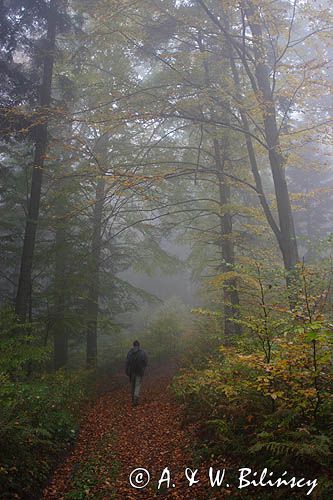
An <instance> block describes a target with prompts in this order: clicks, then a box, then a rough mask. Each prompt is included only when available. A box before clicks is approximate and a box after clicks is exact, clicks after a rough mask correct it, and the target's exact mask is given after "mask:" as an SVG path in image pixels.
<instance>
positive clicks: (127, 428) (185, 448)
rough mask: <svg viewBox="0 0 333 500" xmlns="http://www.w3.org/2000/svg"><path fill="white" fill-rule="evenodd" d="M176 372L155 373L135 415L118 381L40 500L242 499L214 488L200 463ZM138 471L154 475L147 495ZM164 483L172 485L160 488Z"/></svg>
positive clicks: (125, 386)
mask: <svg viewBox="0 0 333 500" xmlns="http://www.w3.org/2000/svg"><path fill="white" fill-rule="evenodd" d="M173 372H174V369H173V368H172V367H171V366H169V367H163V369H162V368H159V369H157V368H148V369H147V373H146V375H145V377H144V381H143V385H142V388H141V396H140V404H139V406H136V407H133V406H132V404H131V401H130V385H129V383H128V379H127V377H126V376H125V375H122V374H119V375H117V376H115V377H112V379H110V381H109V382H107V385H106V387H105V389H104V391H103V392H102V394H101V396H100V397H99V398H98V399H97V400H96V402H95V403H94V404H93V405H92V406H91V407H90V408H89V410H88V411H87V413H86V414H85V417H84V419H83V421H82V425H81V428H80V433H79V436H78V439H77V441H76V444H75V446H74V448H73V449H72V451H71V452H70V454H69V455H68V457H67V458H66V459H65V461H64V462H63V463H62V464H60V466H59V467H58V469H57V470H56V471H55V473H54V476H53V478H52V480H51V482H50V483H49V485H48V486H47V487H46V488H45V490H44V492H43V494H42V497H41V499H42V500H52V499H57V500H61V499H66V500H70V499H71V500H79V499H89V500H90V499H91V500H93V499H96V500H97V499H116V500H118V499H119V500H127V499H128V500H130V499H136V498H140V499H144V500H146V499H147V500H149V499H152V498H168V499H169V498H170V499H182V500H183V499H191V500H196V499H208V498H209V499H221V498H225V497H229V498H236V497H237V494H236V491H234V493H235V495H233V494H232V493H231V491H230V489H227V488H226V489H224V488H223V485H222V486H221V487H215V488H212V487H211V486H210V484H209V483H208V468H209V466H207V465H206V466H204V465H200V464H195V463H194V462H195V461H194V458H193V441H194V430H193V428H191V426H184V425H183V421H184V417H183V410H182V407H181V405H179V404H178V403H177V402H176V401H175V399H174V398H173V396H172V393H171V390H170V388H169V385H170V382H171V379H172V375H173ZM209 465H211V464H209ZM166 467H167V468H168V469H169V471H170V476H171V479H170V482H169V484H168V481H167V479H168V477H167V473H165V474H164V476H163V477H162V472H163V470H164V469H165V468H166ZM186 467H189V468H191V469H195V468H198V469H199V470H198V473H197V475H196V479H199V480H200V481H199V482H198V483H197V484H195V485H193V486H191V487H190V486H189V482H188V480H187V478H186V475H185V469H186ZM219 467H220V468H223V467H225V465H224V464H219ZM136 468H144V469H146V470H147V471H149V474H150V482H149V484H147V486H145V487H144V488H142V489H136V488H135V487H134V486H132V485H131V484H130V481H129V477H130V474H131V472H132V471H133V470H134V469H136ZM138 479H140V478H138ZM160 479H165V481H162V482H161V486H160V488H158V482H159V480H160ZM145 480H146V477H145ZM132 482H134V475H133V476H132Z"/></svg>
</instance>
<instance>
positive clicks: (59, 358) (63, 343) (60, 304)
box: [53, 178, 68, 370]
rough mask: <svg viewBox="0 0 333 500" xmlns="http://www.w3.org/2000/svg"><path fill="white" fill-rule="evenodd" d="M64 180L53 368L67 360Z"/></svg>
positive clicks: (59, 215) (57, 245)
mask: <svg viewBox="0 0 333 500" xmlns="http://www.w3.org/2000/svg"><path fill="white" fill-rule="evenodd" d="M63 189H64V182H63V179H62V178H59V180H58V182H57V189H56V203H55V214H56V218H57V228H56V239H55V260H56V261H55V278H54V286H55V314H54V325H53V339H54V351H53V362H54V368H55V370H58V369H59V368H62V367H63V366H65V365H66V364H67V360H68V332H67V329H66V324H65V308H66V260H67V251H66V230H65V227H64V215H65V212H66V210H65V207H66V204H65V200H64V198H63V196H62V191H63Z"/></svg>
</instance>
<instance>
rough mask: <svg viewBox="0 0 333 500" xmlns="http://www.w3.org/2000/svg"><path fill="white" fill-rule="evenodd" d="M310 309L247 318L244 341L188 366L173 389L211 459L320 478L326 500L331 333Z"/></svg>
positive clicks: (332, 397)
mask: <svg viewBox="0 0 333 500" xmlns="http://www.w3.org/2000/svg"><path fill="white" fill-rule="evenodd" d="M308 305H309V301H308V303H307V306H308ZM265 307H266V313H267V311H268V310H269V309H268V306H267V305H266V306H265ZM304 309H306V310H307V311H308V310H310V309H309V307H305V308H304ZM304 309H302V308H301V307H299V308H296V309H295V310H294V312H293V313H292V314H291V313H290V310H287V309H286V311H285V316H287V318H286V319H284V320H282V319H281V318H283V314H282V313H281V311H279V312H280V318H279V320H278V321H277V320H276V319H272V320H270V319H269V314H266V317H265V321H262V320H261V319H260V317H259V318H250V317H248V318H245V319H244V320H243V327H245V328H246V327H247V332H246V333H244V338H242V339H240V340H239V342H238V343H237V344H234V345H232V346H228V347H226V346H221V347H220V348H219V350H218V352H216V353H215V354H214V355H211V356H210V357H208V356H207V357H206V364H205V366H204V367H202V366H200V367H199V368H196V367H195V366H194V365H193V364H191V365H188V366H187V367H186V368H184V369H183V370H182V371H181V372H180V374H179V376H177V377H176V378H175V380H174V383H173V387H174V390H175V393H176V395H177V396H178V397H179V398H180V399H181V400H182V401H183V403H184V405H185V409H186V415H187V419H188V420H189V421H191V422H193V423H196V425H197V429H198V438H199V440H198V443H201V445H200V444H199V445H200V446H201V450H204V451H203V453H204V454H205V457H206V458H208V457H209V456H211V454H213V455H215V456H216V454H218V455H219V456H224V457H226V456H227V457H229V459H231V460H232V461H234V463H235V464H239V465H240V464H242V465H244V464H248V466H249V467H251V466H252V465H258V466H261V467H262V468H263V467H269V468H270V470H273V471H274V474H275V473H279V472H280V473H282V472H283V471H285V470H286V471H288V472H290V473H292V472H293V471H294V472H295V473H297V472H298V473H299V474H302V475H301V476H300V477H309V478H314V477H316V478H318V483H319V486H318V487H317V488H316V490H315V492H314V493H313V497H315V498H316V497H318V498H323V499H326V498H330V497H331V495H332V493H333V483H332V477H331V470H332V465H333V460H332V457H333V440H332V438H333V418H332V415H333V392H332V389H333V370H332V346H333V338H332V327H331V324H330V323H329V321H328V320H327V319H325V317H324V315H322V314H320V313H318V314H311V315H310V317H309V315H308V314H305V313H304ZM270 312H271V311H270ZM283 312H284V311H283ZM251 334H252V339H251ZM255 334H257V338H256V337H255ZM258 338H259V342H258V341H257V340H258ZM251 340H252V341H251ZM249 462H251V463H249ZM255 470H260V469H255ZM289 493H290V492H289ZM289 493H288V494H289ZM279 494H280V493H279ZM283 494H284V495H285V494H286V492H284V493H281V495H282V497H283ZM275 495H276V496H275V497H276V498H278V492H275Z"/></svg>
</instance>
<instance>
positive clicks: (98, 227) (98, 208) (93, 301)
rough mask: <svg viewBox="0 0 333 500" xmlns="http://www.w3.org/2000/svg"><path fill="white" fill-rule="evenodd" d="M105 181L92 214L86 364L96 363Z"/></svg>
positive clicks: (100, 183) (99, 188)
mask: <svg viewBox="0 0 333 500" xmlns="http://www.w3.org/2000/svg"><path fill="white" fill-rule="evenodd" d="M104 191H105V181H104V178H100V179H99V180H98V181H97V186H96V203H95V208H94V214H93V235H92V243H91V266H90V276H91V278H90V287H89V292H88V301H87V316H88V320H87V349H86V359H87V366H88V367H89V368H94V367H95V366H96V365H97V320H98V299H99V269H100V258H101V248H102V216H103V204H104Z"/></svg>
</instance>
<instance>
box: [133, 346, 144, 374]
mask: <svg viewBox="0 0 333 500" xmlns="http://www.w3.org/2000/svg"><path fill="white" fill-rule="evenodd" d="M129 367H130V373H134V374H135V375H143V372H144V369H145V368H146V361H145V358H144V355H143V352H142V351H141V350H140V349H139V350H138V351H134V352H132V354H131V356H130V359H129Z"/></svg>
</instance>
